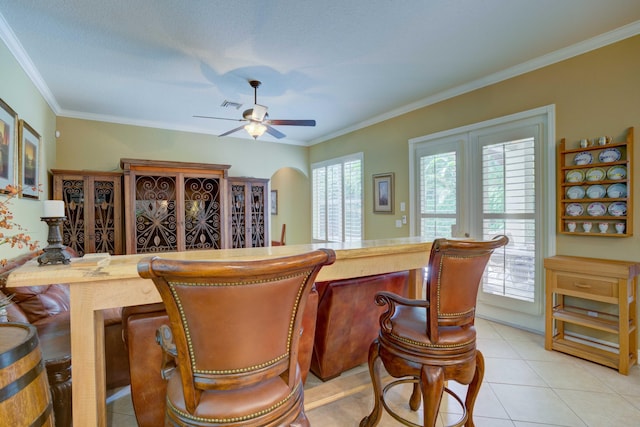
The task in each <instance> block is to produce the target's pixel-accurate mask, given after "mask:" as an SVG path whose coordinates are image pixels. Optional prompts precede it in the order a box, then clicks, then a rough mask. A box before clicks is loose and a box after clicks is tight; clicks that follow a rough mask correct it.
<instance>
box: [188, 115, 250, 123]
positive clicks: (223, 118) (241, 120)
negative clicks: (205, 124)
mask: <svg viewBox="0 0 640 427" xmlns="http://www.w3.org/2000/svg"><path fill="white" fill-rule="evenodd" d="M193 117H197V118H200V119H215V120H231V121H233V122H246V121H247V120H246V119H228V118H226V117H211V116H193Z"/></svg>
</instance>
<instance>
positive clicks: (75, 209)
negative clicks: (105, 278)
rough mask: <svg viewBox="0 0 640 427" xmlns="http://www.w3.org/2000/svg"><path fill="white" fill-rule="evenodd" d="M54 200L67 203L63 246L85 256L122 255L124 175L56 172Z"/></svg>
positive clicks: (63, 226) (54, 170)
mask: <svg viewBox="0 0 640 427" xmlns="http://www.w3.org/2000/svg"><path fill="white" fill-rule="evenodd" d="M51 173H52V175H53V198H54V199H56V200H62V201H64V202H65V216H66V219H65V221H64V223H63V225H62V243H63V244H64V245H65V246H68V247H70V248H72V249H73V250H75V251H76V252H77V253H78V255H79V256H83V255H84V254H85V253H95V252H105V253H110V254H112V255H120V254H122V253H123V244H122V174H121V173H120V172H95V171H77V170H61V169H53V170H52V171H51Z"/></svg>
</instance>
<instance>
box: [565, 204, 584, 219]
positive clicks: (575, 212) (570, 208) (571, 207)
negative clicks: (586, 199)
mask: <svg viewBox="0 0 640 427" xmlns="http://www.w3.org/2000/svg"><path fill="white" fill-rule="evenodd" d="M565 211H566V212H567V215H569V216H580V215H582V213H583V212H584V208H583V207H582V205H581V204H580V203H569V204H568V205H567V207H566V208H565Z"/></svg>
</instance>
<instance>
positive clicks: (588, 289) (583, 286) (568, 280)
mask: <svg viewBox="0 0 640 427" xmlns="http://www.w3.org/2000/svg"><path fill="white" fill-rule="evenodd" d="M557 288H558V289H564V290H568V291H574V292H581V293H583V294H589V295H598V296H601V297H613V298H617V297H618V282H617V281H613V280H606V279H605V278H602V279H598V278H592V277H585V276H578V275H572V274H563V273H560V274H558V276H557Z"/></svg>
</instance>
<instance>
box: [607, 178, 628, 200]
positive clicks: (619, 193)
mask: <svg viewBox="0 0 640 427" xmlns="http://www.w3.org/2000/svg"><path fill="white" fill-rule="evenodd" d="M607 196H609V197H611V198H612V199H617V198H618V197H627V184H622V183H620V182H619V183H617V184H613V185H610V186H609V188H607Z"/></svg>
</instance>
